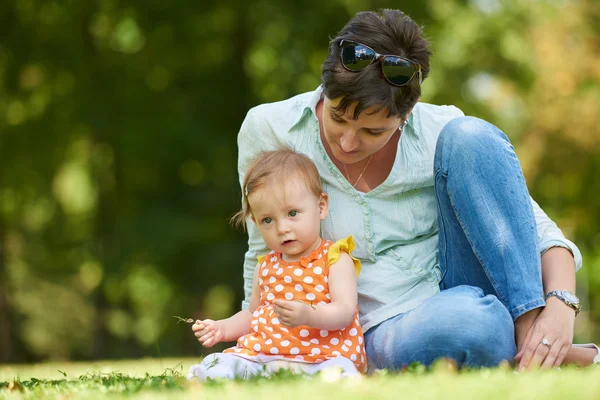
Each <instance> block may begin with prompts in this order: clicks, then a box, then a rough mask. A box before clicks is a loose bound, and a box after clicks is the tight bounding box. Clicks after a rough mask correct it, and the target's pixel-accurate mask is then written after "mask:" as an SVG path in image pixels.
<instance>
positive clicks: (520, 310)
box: [509, 298, 546, 321]
mask: <svg viewBox="0 0 600 400" xmlns="http://www.w3.org/2000/svg"><path fill="white" fill-rule="evenodd" d="M545 305H546V302H545V301H544V300H543V299H541V298H539V299H537V300H533V301H530V302H529V303H525V304H522V305H520V306H518V307H514V308H513V309H512V310H509V312H510V315H511V317H513V321H514V320H516V319H517V318H519V317H520V316H521V315H523V314H525V313H526V312H528V311H531V310H533V309H535V308H540V307H544V306H545Z"/></svg>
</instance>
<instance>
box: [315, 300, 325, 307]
mask: <svg viewBox="0 0 600 400" xmlns="http://www.w3.org/2000/svg"><path fill="white" fill-rule="evenodd" d="M326 304H327V303H325V302H324V301H320V302H318V303H317V305H318V306H324V305H326Z"/></svg>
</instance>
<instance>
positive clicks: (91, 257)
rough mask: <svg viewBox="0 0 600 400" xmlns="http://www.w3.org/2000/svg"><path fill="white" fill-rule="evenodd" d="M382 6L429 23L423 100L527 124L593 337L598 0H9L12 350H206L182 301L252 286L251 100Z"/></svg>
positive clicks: (293, 80) (1, 256) (77, 353)
mask: <svg viewBox="0 0 600 400" xmlns="http://www.w3.org/2000/svg"><path fill="white" fill-rule="evenodd" d="M382 7H388V8H398V7H401V8H402V9H403V10H404V11H405V12H407V13H408V14H409V15H411V16H412V17H413V19H415V20H417V21H418V22H419V23H420V24H423V25H424V27H425V32H426V34H427V36H428V37H429V39H430V40H431V42H432V43H433V52H434V57H433V60H432V72H431V75H430V77H429V78H428V79H427V80H426V81H425V82H424V84H423V101H426V102H431V103H436V104H454V105H456V106H458V107H460V108H461V109H462V110H463V111H464V112H465V113H466V114H469V115H475V116H478V117H481V118H484V119H487V120H489V121H491V122H493V123H495V124H496V125H498V126H499V127H500V128H501V129H503V130H504V131H505V132H506V133H507V134H508V136H509V137H510V138H511V140H512V141H513V143H514V144H515V147H516V148H517V152H518V155H519V157H520V159H521V162H522V166H523V169H524V171H525V175H526V178H527V183H528V186H529V189H530V191H531V193H532V196H533V197H534V198H535V199H536V200H537V201H538V202H539V203H540V205H541V206H542V207H543V208H544V210H545V211H546V212H547V213H548V214H549V216H550V217H551V218H552V219H554V220H555V221H556V222H557V223H558V224H559V226H560V227H561V228H562V229H563V232H564V233H565V235H566V236H567V237H568V238H570V239H572V240H573V241H575V242H576V243H577V245H578V246H579V248H580V249H581V251H582V253H583V256H584V266H583V268H582V270H581V271H580V272H579V274H578V294H579V295H580V297H581V300H582V303H583V308H584V311H583V312H582V313H581V314H580V316H579V317H578V318H577V326H576V339H577V340H578V341H580V342H582V341H583V342H587V341H590V340H595V341H596V342H598V341H600V233H599V232H600V229H599V228H598V227H599V226H600V201H599V200H598V197H599V196H600V179H599V178H598V173H599V172H600V131H599V129H598V126H599V125H600V113H599V111H600V83H599V82H600V67H599V66H600V34H599V31H600V7H598V2H597V0H581V1H575V0H545V1H544V0H472V1H466V0H463V1H458V0H422V1H397V0H396V1H368V0H327V1H322V0H321V1H297V0H288V1H281V2H275V1H271V0H263V1H253V0H248V1H246V0H238V1H235V0H219V1H217V0H201V1H199V2H167V1H158V0H147V1H122V0H90V1H85V2H78V1H57V0H54V1H51V0H6V1H2V2H1V3H0V362H30V361H38V360H45V359H53V360H56V359H60V360H69V359H70V360H80V359H108V358H132V357H141V356H153V357H159V356H162V357H165V356H183V355H187V356H194V355H201V354H203V353H202V352H203V350H202V348H201V347H200V345H199V344H198V343H197V342H196V341H195V339H194V337H193V336H192V335H191V333H190V327H189V325H186V324H184V323H179V324H178V323H177V320H176V319H175V318H173V316H174V315H177V316H182V317H193V318H205V317H211V318H221V317H225V316H228V315H229V314H230V313H232V312H234V311H236V310H237V309H238V307H239V305H240V302H241V299H242V273H241V269H242V257H243V252H244V251H245V246H246V244H245V243H246V242H245V236H244V234H243V233H241V232H237V231H235V230H234V229H233V228H232V227H231V226H230V225H229V224H228V218H229V217H230V216H231V215H232V214H233V213H234V212H235V211H236V210H237V207H238V205H239V196H240V192H239V188H238V184H237V175H236V174H237V172H236V157H237V150H236V135H237V131H238V129H239V126H240V124H241V122H242V120H243V118H244V116H245V114H246V112H247V110H248V109H249V108H251V107H252V106H255V105H257V104H259V103H263V102H271V101H277V100H282V99H285V98H287V97H290V96H292V95H294V94H297V93H301V92H305V91H309V90H313V89H315V88H316V87H317V85H318V84H319V73H320V65H321V63H322V61H323V60H324V58H325V56H326V54H327V48H328V41H329V38H332V37H334V36H335V35H336V33H337V31H339V29H341V28H342V26H343V25H344V24H345V23H346V22H347V20H348V19H349V18H350V17H351V16H352V15H354V13H356V12H357V11H361V10H367V9H377V8H382ZM221 348H222V347H217V348H216V350H219V349H221Z"/></svg>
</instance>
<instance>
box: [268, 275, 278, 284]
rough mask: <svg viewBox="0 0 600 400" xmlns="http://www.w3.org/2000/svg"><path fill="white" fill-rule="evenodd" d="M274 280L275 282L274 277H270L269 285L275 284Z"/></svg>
mask: <svg viewBox="0 0 600 400" xmlns="http://www.w3.org/2000/svg"><path fill="white" fill-rule="evenodd" d="M276 280H277V279H275V277H274V276H272V277H271V278H270V279H269V283H275V281H276Z"/></svg>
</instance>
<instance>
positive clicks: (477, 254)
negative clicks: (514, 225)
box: [446, 176, 508, 308]
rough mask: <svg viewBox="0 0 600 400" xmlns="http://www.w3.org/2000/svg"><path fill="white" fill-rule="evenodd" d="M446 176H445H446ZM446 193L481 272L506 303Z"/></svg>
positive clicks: (450, 195)
mask: <svg viewBox="0 0 600 400" xmlns="http://www.w3.org/2000/svg"><path fill="white" fill-rule="evenodd" d="M446 178H447V176H446ZM447 187H448V184H447V181H446V188H447ZM447 193H448V199H449V200H450V205H451V206H452V210H453V211H454V216H455V217H456V220H457V221H458V223H459V224H460V227H461V229H462V230H463V232H464V234H465V236H466V238H467V240H468V241H469V244H471V250H472V251H473V254H475V257H477V261H479V264H481V268H482V269H483V272H484V273H485V276H487V278H488V279H489V281H490V283H491V284H492V286H493V287H494V290H495V291H496V296H498V298H499V299H500V301H502V302H503V303H504V304H508V300H507V299H506V298H505V297H504V296H503V295H502V294H501V293H500V292H499V291H498V289H497V286H498V283H497V282H496V281H495V280H494V279H493V278H492V277H491V276H490V274H489V273H488V271H487V268H486V267H485V264H484V263H483V262H482V258H481V256H480V254H479V253H478V252H477V250H476V249H475V248H474V247H473V241H472V240H471V238H470V237H469V233H468V231H467V230H466V229H465V225H464V223H463V222H462V220H461V219H460V217H459V215H458V213H457V212H456V206H455V203H454V200H453V199H452V194H451V192H450V191H449V190H447ZM507 308H508V307H507Z"/></svg>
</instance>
